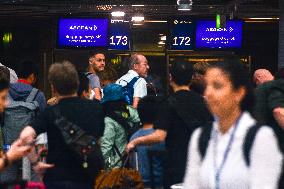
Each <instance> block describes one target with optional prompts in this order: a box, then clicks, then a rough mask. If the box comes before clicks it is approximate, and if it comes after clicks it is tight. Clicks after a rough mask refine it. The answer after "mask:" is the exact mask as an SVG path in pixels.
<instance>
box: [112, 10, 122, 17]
mask: <svg viewBox="0 0 284 189" xmlns="http://www.w3.org/2000/svg"><path fill="white" fill-rule="evenodd" d="M124 15H125V12H122V11H115V12H112V13H111V16H113V17H123V16H124Z"/></svg>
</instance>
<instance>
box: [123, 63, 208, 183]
mask: <svg viewBox="0 0 284 189" xmlns="http://www.w3.org/2000/svg"><path fill="white" fill-rule="evenodd" d="M192 74H193V67H192V65H191V64H190V63H187V62H176V63H174V64H173V65H172V66H171V67H170V85H171V87H172V89H173V91H174V94H172V95H171V96H170V97H169V98H168V99H167V100H166V101H165V102H164V103H162V104H161V105H160V109H159V114H158V118H157V121H156V122H155V123H154V128H155V129H156V130H155V132H153V133H152V134H150V135H147V136H143V137H139V138H136V139H134V140H132V141H131V142H130V143H129V144H128V145H127V148H126V151H130V150H132V149H133V148H135V146H138V145H143V144H152V143H157V142H162V141H165V142H166V150H167V152H168V154H167V157H166V163H165V173H164V182H165V183H164V188H165V189H169V188H170V186H171V185H173V184H176V183H181V182H182V181H183V177H184V173H185V167H186V157H187V146H188V142H189V139H190V136H191V134H192V132H193V131H194V129H196V128H197V127H200V126H203V125H205V124H208V122H211V121H212V117H211V114H210V113H209V111H208V109H207V108H206V105H205V103H204V100H203V98H202V96H200V95H199V94H197V93H195V92H192V91H190V90H189V83H190V81H191V78H192Z"/></svg>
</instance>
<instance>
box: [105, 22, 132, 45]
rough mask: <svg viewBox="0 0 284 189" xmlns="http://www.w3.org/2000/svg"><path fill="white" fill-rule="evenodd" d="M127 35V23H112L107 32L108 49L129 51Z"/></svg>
mask: <svg viewBox="0 0 284 189" xmlns="http://www.w3.org/2000/svg"><path fill="white" fill-rule="evenodd" d="M129 33H130V32H129V23H125V22H118V23H112V24H111V25H110V32H109V49H114V50H129V46H130V45H129Z"/></svg>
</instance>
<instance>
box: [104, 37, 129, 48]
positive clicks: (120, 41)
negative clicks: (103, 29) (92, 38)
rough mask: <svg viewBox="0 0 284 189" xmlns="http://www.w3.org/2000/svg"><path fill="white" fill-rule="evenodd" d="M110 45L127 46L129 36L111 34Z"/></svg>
mask: <svg viewBox="0 0 284 189" xmlns="http://www.w3.org/2000/svg"><path fill="white" fill-rule="evenodd" d="M109 39H110V45H123V46H126V45H127V44H128V37H127V36H119V35H116V36H111V37H110V38H109Z"/></svg>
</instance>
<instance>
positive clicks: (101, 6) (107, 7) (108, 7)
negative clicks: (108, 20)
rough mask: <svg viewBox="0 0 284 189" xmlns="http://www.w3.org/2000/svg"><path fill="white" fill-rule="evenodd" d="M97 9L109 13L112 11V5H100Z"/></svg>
mask: <svg viewBox="0 0 284 189" xmlns="http://www.w3.org/2000/svg"><path fill="white" fill-rule="evenodd" d="M97 9H98V10H102V11H109V10H111V9H112V5H98V6H97Z"/></svg>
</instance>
